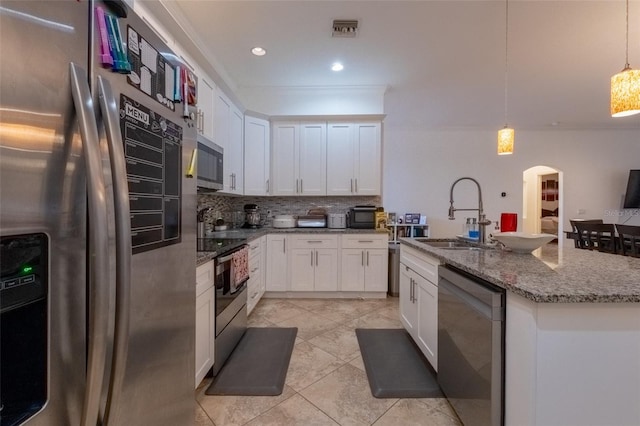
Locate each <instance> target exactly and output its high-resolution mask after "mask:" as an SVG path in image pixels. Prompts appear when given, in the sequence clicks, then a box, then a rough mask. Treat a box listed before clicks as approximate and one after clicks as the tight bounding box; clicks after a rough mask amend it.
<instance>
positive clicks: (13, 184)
mask: <svg viewBox="0 0 640 426" xmlns="http://www.w3.org/2000/svg"><path fill="white" fill-rule="evenodd" d="M103 14H104V15H106V16H103ZM124 15H127V17H124ZM115 26H117V27H118V28H119V30H120V34H119V35H120V36H121V37H122V43H120V44H118V43H117V41H118V40H114V39H109V37H111V38H113V36H114V34H117V33H114V32H113V31H114V29H115ZM105 36H106V38H105ZM114 41H115V42H116V44H113V43H114ZM105 43H106V44H105ZM109 43H111V45H110V49H112V50H110V51H107V52H106V53H105V46H109ZM118 48H120V49H121V50H120V51H119V52H118V51H117V49H118ZM114 49H115V50H114ZM0 53H1V55H2V57H1V59H0V237H1V239H2V241H1V244H0V245H1V253H0V254H1V259H0V266H1V270H2V271H1V272H2V277H1V281H0V291H1V295H0V302H1V304H2V317H1V322H0V327H1V329H0V338H1V339H2V342H1V345H0V350H1V354H0V355H1V357H0V382H1V385H2V386H1V387H0V424H2V425H3V426H5V425H6V426H9V425H14V424H27V425H29V426H31V425H33V426H39V425H47V426H57V425H64V426H68V425H91V426H94V425H96V424H104V425H136V426H140V425H153V426H158V425H167V426H169V425H170V426H176V425H178V426H181V425H190V424H193V423H194V412H195V410H194V408H195V405H194V404H195V401H194V389H193V378H194V340H195V256H196V254H195V250H196V241H195V229H196V223H195V222H196V215H195V211H196V184H195V180H194V179H192V178H191V177H190V172H189V171H188V169H189V165H190V164H192V162H193V159H192V155H193V152H194V150H195V147H196V141H195V139H196V130H195V126H194V123H193V122H192V120H191V119H189V118H187V117H188V116H189V114H187V113H186V112H190V109H189V110H188V111H185V108H184V97H183V98H182V99H179V98H180V96H179V95H180V94H182V95H186V94H187V93H186V92H187V89H186V86H185V91H182V87H181V83H182V80H180V75H181V71H180V64H179V63H177V62H174V59H175V56H173V55H172V53H171V52H170V51H169V49H167V47H166V46H165V45H164V43H163V42H162V41H161V40H160V39H159V38H158V37H157V36H156V34H155V33H154V32H153V31H152V30H151V29H150V28H149V27H148V26H147V25H146V24H145V23H144V22H143V21H142V20H141V19H139V18H138V17H137V16H136V15H135V13H134V12H133V11H131V10H128V9H127V7H126V6H125V5H124V4H123V3H121V2H119V1H112V2H109V1H105V2H94V1H90V0H59V1H52V0H48V1H6V0H1V1H0ZM108 54H111V63H109V60H110V59H109V57H108ZM114 60H118V61H120V63H119V64H116V65H118V67H114V65H113V64H114ZM123 61H124V62H128V64H125V65H127V66H128V67H129V68H130V69H131V72H128V70H127V66H124V65H123V63H122V62H123ZM176 82H177V83H176ZM176 94H178V96H176ZM181 101H182V102H181Z"/></svg>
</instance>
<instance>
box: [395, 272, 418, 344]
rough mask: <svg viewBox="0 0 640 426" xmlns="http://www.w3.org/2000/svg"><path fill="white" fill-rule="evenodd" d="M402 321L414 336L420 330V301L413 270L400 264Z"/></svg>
mask: <svg viewBox="0 0 640 426" xmlns="http://www.w3.org/2000/svg"><path fill="white" fill-rule="evenodd" d="M398 284H399V289H398V291H399V299H400V321H401V322H402V325H404V328H405V329H406V330H407V331H408V332H409V334H410V335H411V336H412V337H413V336H414V335H415V334H417V330H418V303H417V298H415V297H414V290H415V288H414V284H413V279H412V271H411V269H409V267H408V266H406V265H400V280H399V283H398Z"/></svg>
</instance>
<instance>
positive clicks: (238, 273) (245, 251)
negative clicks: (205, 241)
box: [231, 247, 249, 286]
mask: <svg viewBox="0 0 640 426" xmlns="http://www.w3.org/2000/svg"><path fill="white" fill-rule="evenodd" d="M232 256H233V257H232V258H231V261H232V262H233V277H234V284H235V285H236V286H237V285H239V284H240V283H242V282H243V281H246V280H248V279H249V247H243V248H241V249H240V250H238V251H237V252H235V253H233V255H232Z"/></svg>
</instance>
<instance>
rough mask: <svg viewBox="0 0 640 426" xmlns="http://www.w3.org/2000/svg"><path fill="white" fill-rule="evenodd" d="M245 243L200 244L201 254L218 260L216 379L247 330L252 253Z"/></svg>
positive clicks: (217, 241)
mask: <svg viewBox="0 0 640 426" xmlns="http://www.w3.org/2000/svg"><path fill="white" fill-rule="evenodd" d="M245 243H246V240H244V239H238V238H234V239H212V238H203V239H199V240H198V251H209V252H216V257H215V258H214V267H215V285H216V303H215V316H216V326H215V333H216V336H215V341H216V351H215V360H214V364H213V375H214V376H215V375H217V374H218V372H219V371H220V369H221V368H222V367H223V365H224V363H225V362H226V360H227V358H229V355H230V354H231V352H233V350H234V349H235V347H236V345H237V344H238V342H239V341H240V339H241V338H242V336H243V335H244V332H245V331H246V330H247V286H246V283H247V280H248V274H247V272H246V271H240V270H239V269H242V267H243V266H242V265H243V264H244V265H247V262H248V249H247V245H246V244H245Z"/></svg>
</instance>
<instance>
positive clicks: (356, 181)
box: [356, 178, 358, 194]
mask: <svg viewBox="0 0 640 426" xmlns="http://www.w3.org/2000/svg"><path fill="white" fill-rule="evenodd" d="M357 193H358V178H356V194H357Z"/></svg>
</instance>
